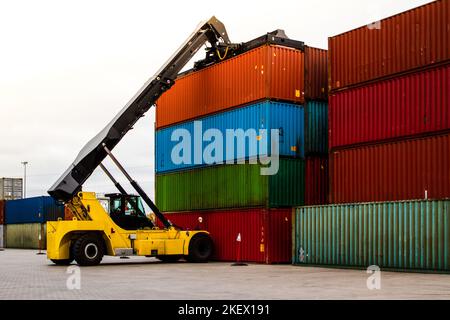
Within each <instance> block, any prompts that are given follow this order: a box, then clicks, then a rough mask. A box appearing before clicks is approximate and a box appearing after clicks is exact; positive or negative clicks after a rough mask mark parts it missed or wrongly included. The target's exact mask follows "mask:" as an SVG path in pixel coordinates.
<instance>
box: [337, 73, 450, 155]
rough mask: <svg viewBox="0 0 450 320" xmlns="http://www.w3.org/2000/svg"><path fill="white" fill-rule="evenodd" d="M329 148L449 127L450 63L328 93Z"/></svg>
mask: <svg viewBox="0 0 450 320" xmlns="http://www.w3.org/2000/svg"><path fill="white" fill-rule="evenodd" d="M329 109H330V111H329V115H330V118H329V123H330V137H329V139H330V148H335V147H340V146H347V145H352V144H361V143H366V142H371V141H379V140H385V139H392V138H398V137H402V136H409V135H417V134H422V133H426V132H433V131H440V130H447V129H450V65H446V66H441V67H438V68H433V69H431V70H426V71H421V72H418V73H414V74H409V75H406V76H403V77H398V78H393V79H390V80H385V81H381V82H377V83H373V84H370V85H367V86H364V87H359V88H354V89H349V90H346V91H342V92H338V93H336V94H331V95H330V106H329Z"/></svg>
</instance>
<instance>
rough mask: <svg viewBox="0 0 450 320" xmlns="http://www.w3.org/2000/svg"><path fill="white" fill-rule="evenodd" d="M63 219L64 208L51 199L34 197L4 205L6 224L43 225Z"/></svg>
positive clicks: (8, 202)
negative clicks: (38, 223)
mask: <svg viewBox="0 0 450 320" xmlns="http://www.w3.org/2000/svg"><path fill="white" fill-rule="evenodd" d="M58 218H61V219H64V206H63V205H60V204H58V203H56V202H55V200H54V199H53V198H51V197H34V198H26V199H20V200H11V201H7V202H6V205H5V222H6V224H17V223H36V222H40V223H43V222H45V221H56V220H58Z"/></svg>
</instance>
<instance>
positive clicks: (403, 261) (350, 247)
mask: <svg viewBox="0 0 450 320" xmlns="http://www.w3.org/2000/svg"><path fill="white" fill-rule="evenodd" d="M293 244H294V245H293V259H292V260H293V263H294V264H310V265H336V266H348V267H368V266H370V265H377V266H379V267H380V268H396V269H405V270H411V269H415V270H423V271H425V270H432V271H450V201H449V200H442V201H402V202H377V203H360V204H345V205H329V206H316V207H301V208H297V209H295V211H294V216H293Z"/></svg>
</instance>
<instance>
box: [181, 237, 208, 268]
mask: <svg viewBox="0 0 450 320" xmlns="http://www.w3.org/2000/svg"><path fill="white" fill-rule="evenodd" d="M213 251H214V243H213V241H212V239H211V237H210V236H209V235H208V234H207V233H198V234H196V235H195V236H194V237H193V238H192V239H191V241H190V242H189V254H188V256H187V257H186V260H187V261H189V262H194V263H204V262H208V261H209V259H210V258H211V256H212V254H213Z"/></svg>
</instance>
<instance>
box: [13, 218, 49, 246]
mask: <svg viewBox="0 0 450 320" xmlns="http://www.w3.org/2000/svg"><path fill="white" fill-rule="evenodd" d="M5 230H6V237H5V247H6V248H11V249H41V250H46V248H47V224H46V223H21V224H8V225H6V226H5ZM39 238H40V240H39Z"/></svg>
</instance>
